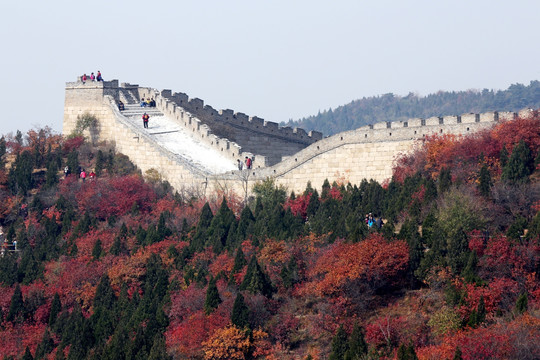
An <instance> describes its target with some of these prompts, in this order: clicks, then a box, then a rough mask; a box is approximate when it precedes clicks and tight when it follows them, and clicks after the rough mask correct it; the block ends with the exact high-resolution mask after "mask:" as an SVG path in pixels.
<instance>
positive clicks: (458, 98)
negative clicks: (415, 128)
mask: <svg viewBox="0 0 540 360" xmlns="http://www.w3.org/2000/svg"><path fill="white" fill-rule="evenodd" d="M524 108H533V109H538V108H540V81H537V80H534V81H531V82H530V84H529V85H528V86H525V85H522V84H513V85H510V87H508V89H506V90H497V91H494V90H488V89H484V90H481V91H480V90H467V91H458V92H456V91H452V92H448V91H439V92H437V93H436V94H430V95H427V96H423V97H420V96H418V95H416V94H414V93H409V94H408V95H407V96H399V95H394V94H392V93H389V94H384V95H380V96H372V97H368V98H366V97H364V98H362V99H360V100H354V101H353V102H351V103H349V104H347V105H343V106H340V107H338V108H336V109H329V110H325V111H323V112H319V113H318V114H317V115H315V116H309V117H305V118H302V119H300V120H295V121H293V120H289V122H288V123H287V124H286V126H292V127H294V126H298V127H301V128H304V129H306V130H308V131H309V130H317V131H322V132H323V133H324V135H332V134H336V133H338V132H342V131H346V130H352V129H356V128H359V127H361V126H364V125H368V124H374V123H377V122H381V121H405V120H407V119H410V118H428V117H431V116H445V115H460V114H464V113H469V112H474V113H482V112H488V111H518V110H521V109H524Z"/></svg>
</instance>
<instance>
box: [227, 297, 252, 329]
mask: <svg viewBox="0 0 540 360" xmlns="http://www.w3.org/2000/svg"><path fill="white" fill-rule="evenodd" d="M231 323H232V324H233V325H236V326H237V327H238V328H239V329H244V328H249V308H248V307H247V305H246V303H245V302H244V297H243V296H242V294H241V293H237V294H236V298H235V299H234V305H233V308H232V313H231Z"/></svg>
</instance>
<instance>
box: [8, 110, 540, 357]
mask: <svg viewBox="0 0 540 360" xmlns="http://www.w3.org/2000/svg"><path fill="white" fill-rule="evenodd" d="M539 153H540V117H539V116H538V115H536V116H535V117H533V118H530V119H517V120H514V121H509V122H504V123H500V124H498V125H497V127H495V128H494V129H491V130H487V131H484V132H482V133H479V134H475V135H470V136H468V137H464V138H461V137H456V136H449V135H445V136H433V137H429V138H426V139H425V141H424V142H423V143H421V144H419V145H418V148H417V150H416V151H415V152H414V153H412V154H410V155H408V156H405V157H402V158H401V159H400V160H399V161H398V162H397V163H396V167H395V170H394V177H393V179H392V180H391V181H388V182H386V183H384V184H379V183H377V182H374V181H363V182H362V183H361V184H348V183H347V182H343V183H334V184H329V183H328V182H326V183H325V184H312V185H308V186H307V187H306V189H305V191H304V192H303V193H301V194H293V193H288V192H287V191H286V190H285V189H283V188H281V187H277V186H275V184H274V183H273V182H272V181H270V180H268V181H266V182H263V183H259V184H257V185H256V186H255V189H254V192H255V196H254V197H253V199H250V201H249V203H248V204H247V205H245V204H243V203H242V201H241V198H240V197H239V196H237V195H235V194H233V193H222V192H221V193H220V192H216V193H214V195H213V196H212V197H210V198H207V199H205V198H198V197H196V196H195V194H189V193H182V194H178V193H173V192H172V191H171V189H170V187H169V186H168V184H167V183H163V182H162V181H160V177H159V174H158V173H157V172H153V171H149V172H148V173H146V174H140V173H139V172H138V171H137V169H136V168H135V167H134V166H133V165H132V164H131V163H130V162H129V161H128V159H127V158H126V157H125V156H123V155H122V154H118V153H116V152H115V151H114V148H112V147H111V146H110V145H108V144H105V143H102V144H99V145H98V146H92V145H91V144H89V143H87V142H85V141H84V139H83V138H82V137H80V136H75V137H72V138H68V139H64V138H62V137H60V136H57V135H54V134H51V132H50V131H49V130H47V129H44V130H36V131H34V130H33V131H30V132H29V133H28V134H27V135H26V136H23V135H22V134H20V133H19V134H18V135H17V136H15V137H13V138H6V137H3V138H2V139H1V140H0V156H1V159H2V162H1V163H0V199H1V201H0V223H1V225H2V227H3V229H4V237H5V243H4V244H3V246H2V255H1V256H0V286H1V287H0V358H2V359H25V360H28V359H154V360H155V359H216V360H217V359H223V360H225V359H276V360H277V359H280V360H281V359H334V360H342V359H347V360H349V359H400V360H404V359H437V360H439V359H531V360H533V359H538V358H540V282H539V278H538V277H539V274H540V272H539V270H540V182H539V175H540V169H539V166H538V164H539V162H540V155H539ZM66 165H67V166H68V167H69V169H71V174H67V176H64V173H63V171H62V169H64V167H65V166H66ZM79 168H82V169H86V171H88V172H89V173H90V172H92V171H94V172H95V177H93V178H90V177H87V178H86V180H83V179H81V178H79V176H78V172H79ZM321 185H322V187H321ZM370 214H371V215H372V219H370V217H369V215H370Z"/></svg>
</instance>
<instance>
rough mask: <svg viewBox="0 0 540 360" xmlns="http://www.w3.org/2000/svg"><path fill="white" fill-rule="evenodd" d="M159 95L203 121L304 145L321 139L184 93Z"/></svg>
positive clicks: (162, 93)
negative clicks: (219, 108)
mask: <svg viewBox="0 0 540 360" xmlns="http://www.w3.org/2000/svg"><path fill="white" fill-rule="evenodd" d="M160 95H161V96H162V97H164V98H167V99H169V100H171V101H172V102H174V103H175V104H176V105H177V106H179V107H182V108H184V109H185V110H186V111H188V112H190V113H191V114H193V115H195V116H197V117H198V118H199V119H201V120H202V121H203V122H208V123H224V124H229V125H231V126H235V127H240V128H242V129H243V130H244V131H253V132H258V133H264V134H265V135H267V136H271V137H281V138H283V139H287V140H289V141H295V142H298V143H301V144H304V145H309V144H312V143H314V142H315V141H318V140H321V139H322V133H321V132H318V131H312V132H310V133H309V134H308V133H306V131H305V130H303V129H299V128H297V129H295V131H293V132H290V131H288V130H283V129H284V128H280V127H279V124H278V123H276V122H272V121H266V120H264V119H261V118H259V117H257V116H248V115H246V114H244V113H241V112H235V111H234V110H231V109H222V110H215V109H214V108H213V107H212V106H210V105H205V104H204V101H203V100H201V99H199V98H189V96H188V95H187V94H185V93H172V92H171V90H162V91H161V93H160Z"/></svg>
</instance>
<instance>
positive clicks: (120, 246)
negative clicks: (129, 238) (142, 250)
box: [109, 236, 129, 256]
mask: <svg viewBox="0 0 540 360" xmlns="http://www.w3.org/2000/svg"><path fill="white" fill-rule="evenodd" d="M109 253H110V254H112V255H114V256H118V255H126V254H129V250H128V248H127V246H126V244H125V243H124V241H123V240H122V237H121V236H117V237H115V238H114V242H113V244H112V246H111V248H110V250H109Z"/></svg>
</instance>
